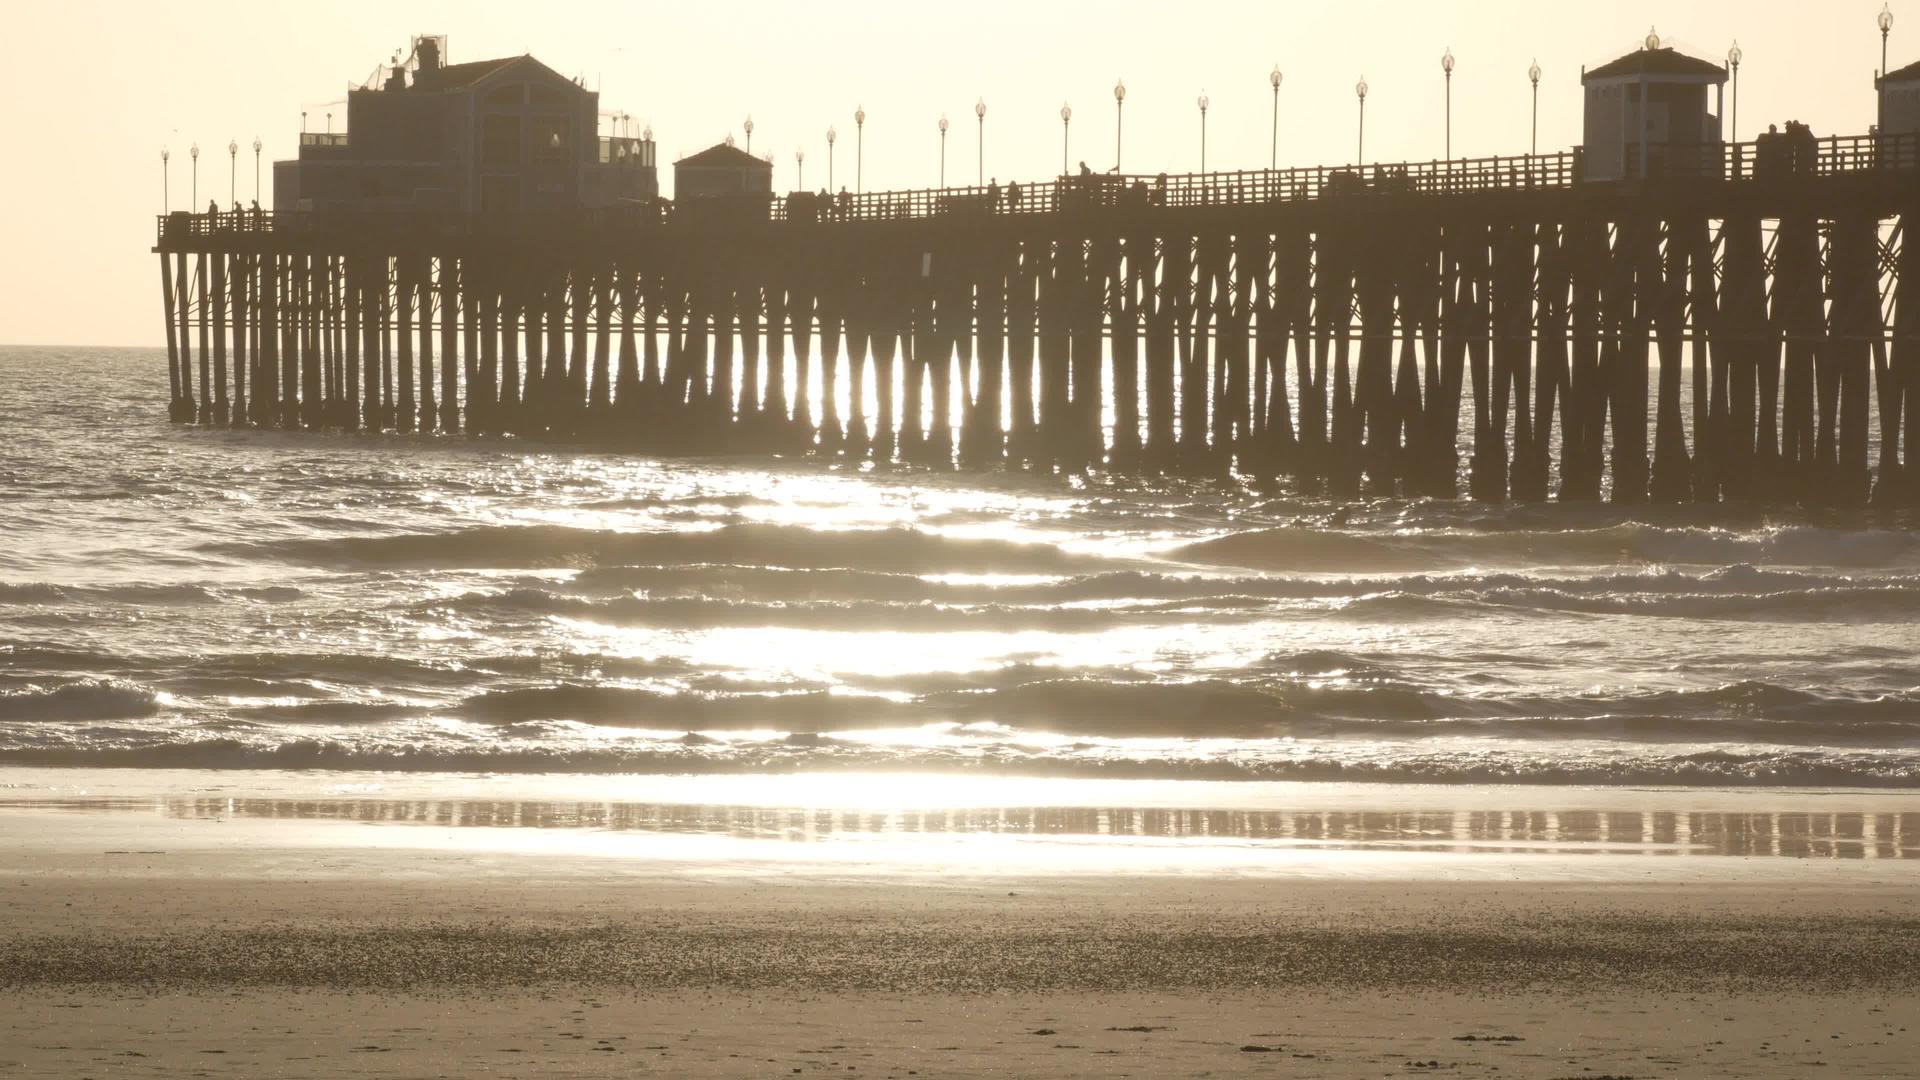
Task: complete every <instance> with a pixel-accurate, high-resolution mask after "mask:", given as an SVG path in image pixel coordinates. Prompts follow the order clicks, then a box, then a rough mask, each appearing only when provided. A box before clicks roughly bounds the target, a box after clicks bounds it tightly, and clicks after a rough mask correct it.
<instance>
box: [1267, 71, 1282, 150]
mask: <svg viewBox="0 0 1920 1080" xmlns="http://www.w3.org/2000/svg"><path fill="white" fill-rule="evenodd" d="M1267 81H1268V82H1270V83H1272V84H1273V142H1272V144H1271V145H1270V147H1269V148H1268V150H1267V168H1269V169H1277V168H1279V167H1280V65H1279V64H1275V65H1273V70H1272V71H1270V72H1268V73H1267Z"/></svg>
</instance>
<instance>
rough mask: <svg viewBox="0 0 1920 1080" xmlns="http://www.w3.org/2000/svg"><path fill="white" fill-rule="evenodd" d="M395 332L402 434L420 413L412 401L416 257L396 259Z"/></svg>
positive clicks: (397, 422)
mask: <svg viewBox="0 0 1920 1080" xmlns="http://www.w3.org/2000/svg"><path fill="white" fill-rule="evenodd" d="M393 287H394V303H393V314H394V321H395V325H394V331H393V332H394V334H395V335H396V337H397V338H398V348H397V349H396V350H395V352H396V358H395V363H396V367H397V370H396V372H395V378H396V382H397V383H398V390H399V400H398V401H397V402H396V404H395V410H394V413H393V418H392V419H393V426H394V429H395V430H397V431H400V432H402V433H404V432H409V431H412V430H413V424H414V419H415V417H416V416H417V415H418V414H417V412H416V411H415V409H414V400H413V313H414V300H415V298H416V297H417V296H418V295H419V278H418V264H417V263H415V262H414V260H413V259H411V258H408V257H404V256H403V257H401V258H399V259H396V260H395V261H394V268H393ZM421 321H422V322H424V321H426V313H425V312H422V313H421Z"/></svg>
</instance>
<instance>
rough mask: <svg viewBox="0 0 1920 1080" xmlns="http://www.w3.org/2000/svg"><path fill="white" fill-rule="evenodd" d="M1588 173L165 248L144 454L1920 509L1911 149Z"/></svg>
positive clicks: (287, 226) (820, 198) (732, 206)
mask: <svg viewBox="0 0 1920 1080" xmlns="http://www.w3.org/2000/svg"><path fill="white" fill-rule="evenodd" d="M1669 52H1671V50H1660V51H1657V52H1656V51H1653V50H1651V49H1650V50H1649V51H1648V53H1647V54H1636V55H1648V56H1649V57H1650V59H1649V60H1647V61H1645V62H1644V63H1647V64H1651V63H1653V62H1654V61H1656V60H1661V58H1662V56H1663V54H1665V53H1669ZM1664 62H1667V63H1672V61H1664ZM1697 63H1702V64H1703V63H1704V62H1697ZM1615 66H1616V65H1608V68H1609V69H1611V68H1613V67H1615ZM1706 66H1707V67H1709V68H1712V67H1713V66H1712V65H1706ZM449 70H451V69H449ZM1715 70H1717V69H1715ZM1596 74H1597V73H1596ZM1635 77H1637V76H1633V75H1631V74H1629V75H1628V76H1624V78H1628V79H1632V78H1635ZM1645 93H1646V91H1645V89H1644V88H1643V89H1642V90H1641V94H1642V96H1643V99H1644V95H1645ZM1591 100H1592V98H1591V97H1590V101H1591ZM1704 101H1705V99H1704V98H1701V99H1700V104H1699V108H1700V109H1701V110H1704V109H1705V104H1704ZM1656 104H1657V102H1656ZM1643 111H1644V110H1643ZM1705 122H1706V123H1708V124H1710V125H1711V127H1712V130H1711V131H1710V132H1709V133H1708V134H1710V135H1717V129H1718V119H1717V117H1714V116H1711V115H1706V116H1705ZM651 145H652V144H651V134H650V133H649V135H648V141H647V142H646V146H647V147H648V148H649V149H648V152H649V154H650V153H651V150H650V148H651ZM1597 162H1598V159H1597V158H1596V157H1595V156H1594V154H1593V153H1591V152H1590V151H1589V150H1587V149H1583V148H1576V149H1574V150H1571V151H1563V152H1555V153H1547V154H1527V155H1521V156H1515V157H1496V158H1485V159H1473V160H1450V161H1427V162H1403V163H1395V164H1368V165H1348V166H1336V167H1314V168H1289V169H1262V170H1257V171H1242V172H1208V173H1195V174H1186V175H1171V176H1170V175H1165V174H1161V175H1155V176H1147V175H1122V174H1083V175H1078V176H1071V175H1068V176H1061V177H1058V178H1055V179H1052V180H1045V181H1039V182H1032V183H1027V182H1013V183H1008V184H1006V185H1005V186H1004V187H1003V186H1001V185H1000V184H999V183H998V182H997V181H996V182H994V183H992V184H990V185H987V186H975V187H941V188H935V189H922V190H912V191H897V192H861V193H858V194H850V193H847V192H845V191H844V190H842V191H840V192H838V193H829V192H825V191H823V192H820V193H811V192H804V191H802V192H793V193H789V194H786V195H777V194H773V193H768V192H764V191H760V192H747V193H742V194H737V195H729V196H724V197H708V198H699V199H683V200H681V201H680V202H678V203H670V202H667V201H664V200H659V199H645V200H633V201H628V202H624V203H620V204H615V205H607V206H600V207H582V208H578V209H553V210H520V211H517V212H513V213H476V212H463V211H457V210H434V209H424V208H422V209H407V210H382V209H352V208H340V207H322V208H316V209H312V210H304V211H302V210H293V211H287V210H281V211H276V212H262V211H259V210H252V211H235V212H232V213H212V212H209V213H201V214H192V213H185V212H174V213H170V214H167V215H165V216H163V217H162V218H161V219H160V221H159V227H158V232H157V237H156V243H155V245H154V248H153V250H154V251H155V252H156V253H157V254H158V255H159V256H160V261H161V283H162V292H163V298H164V304H165V310H166V326H167V333H168V354H169V358H170V361H169V364H170V374H171V389H172V406H171V415H172V418H173V419H174V420H175V421H178V422H182V423H199V424H207V425H214V426H259V427H301V428H312V429H340V430H348V431H351V430H393V431H400V432H412V431H421V432H431V431H445V432H449V433H451V432H464V433H467V434H472V435H488V436H492V435H517V436H523V437H529V438H545V439H555V440H567V441H578V442H582V443H590V444H594V445H601V446H609V447H621V448H632V449H635V450H644V451H647V452H656V453H669V454H692V453H775V454H789V455H792V454H815V455H822V456H830V457H834V458H838V459H841V460H847V461H867V460H871V461H875V462H882V463H885V462H894V461H898V462H903V463H909V464H917V465H925V466H932V467H954V466H959V467H966V468H990V467H995V466H999V465H1002V464H1011V465H1016V466H1027V467H1039V468H1060V469H1084V468H1109V469H1114V470H1139V471H1173V472H1180V473H1188V474H1199V475H1226V474H1229V473H1239V474H1244V475H1248V476H1252V477H1256V478H1261V479H1267V478H1278V477H1289V478H1291V479H1292V480H1294V481H1295V482H1296V483H1297V484H1299V485H1300V486H1301V487H1302V488H1303V489H1305V490H1313V491H1328V492H1332V493H1336V494H1347V493H1358V492H1368V493H1397V494H1402V495H1409V496H1435V497H1455V496H1458V495H1460V494H1463V493H1464V494H1467V495H1470V496H1471V497H1473V498H1476V499H1484V500H1500V499H1514V500H1523V501H1534V500H1544V499H1548V498H1559V499H1565V500H1593V499H1600V498H1608V499H1611V500H1614V501H1618V502H1638V501H1643V500H1648V499H1652V500H1657V501H1667V502H1679V501H1715V500H1720V499H1740V500H1752V501H1762V502H1800V503H1809V504H1821V505H1853V504H1862V503H1866V502H1868V501H1869V500H1873V501H1878V502H1885V503H1902V504H1904V503H1909V502H1912V501H1915V499H1916V498H1920V468H1909V465H1910V464H1912V462H1911V456H1912V454H1913V452H1914V446H1915V439H1916V438H1920V402H1916V401H1915V400H1914V395H1915V393H1916V392H1920V374H1917V373H1920V302H1916V301H1913V300H1911V299H1908V298H1907V297H1905V296H1904V291H1903V282H1905V281H1906V280H1909V279H1910V278H1911V277H1912V276H1913V275H1912V274H1911V273H1910V272H1909V271H1911V270H1912V269H1913V260H1914V259H1915V258H1916V256H1915V254H1914V249H1913V248H1912V247H1911V246H1909V245H1907V244H1905V243H1904V225H1905V222H1906V221H1907V220H1908V218H1909V216H1910V215H1911V214H1913V213H1914V212H1915V211H1916V209H1920V182H1917V181H1920V133H1913V132H1906V133H1874V134H1869V135H1856V136H1837V137H1825V138H1816V137H1814V136H1813V135H1812V134H1811V133H1810V132H1808V131H1806V129H1804V128H1801V127H1799V126H1798V125H1791V126H1790V128H1789V131H1787V132H1785V133H1778V132H1774V133H1769V134H1767V135H1763V136H1761V137H1760V138H1759V139H1758V140H1756V141H1754V142H1748V143H1739V142H1723V141H1719V140H1718V139H1717V138H1713V139H1709V140H1706V141H1702V142H1698V143H1686V144H1670V143H1652V144H1650V143H1648V142H1647V140H1646V138H1645V135H1644V128H1643V131H1642V135H1641V137H1640V138H1639V139H1638V140H1637V141H1636V140H1635V139H1633V138H1631V137H1626V136H1623V137H1622V138H1621V139H1620V140H1619V145H1617V146H1613V147H1611V148H1610V151H1609V156H1607V157H1606V161H1605V164H1604V167H1601V165H1600V164H1598V163H1597ZM436 361H437V362H438V366H437V367H436ZM1650 375H1651V377H1652V378H1653V380H1654V382H1653V385H1652V386H1649V385H1648V380H1649V377H1650ZM815 400H817V401H818V402H819V407H818V415H815V407H814V404H813V402H814V401H815ZM843 400H844V401H845V402H846V411H845V413H844V414H843V405H842V402H843ZM1876 405H1877V408H1876V407H1875V406H1876ZM1876 422H1877V425H1878V433H1877V447H1878V455H1877V460H1869V448H1870V445H1872V444H1873V443H1874V442H1875V438H1874V433H1873V432H1871V431H1870V430H1869V424H1871V423H1876ZM1463 424H1464V425H1470V429H1469V435H1470V438H1468V439H1467V440H1465V442H1466V443H1467V445H1468V447H1469V450H1468V459H1467V461H1466V462H1465V463H1464V464H1465V466H1466V467H1465V468H1464V470H1463V469H1462V467H1461V466H1462V464H1463V463H1462V462H1461V460H1460V454H1459V451H1458V450H1457V449H1456V448H1457V447H1458V446H1459V445H1461V443H1462V442H1463V440H1462V438H1461V435H1462V426H1463ZM1463 473H1464V477H1463V475H1462V474H1463ZM1462 479H1464V481H1465V490H1464V492H1463V491H1462V490H1461V480H1462Z"/></svg>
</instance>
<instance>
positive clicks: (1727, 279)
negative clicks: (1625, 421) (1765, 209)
mask: <svg viewBox="0 0 1920 1080" xmlns="http://www.w3.org/2000/svg"><path fill="white" fill-rule="evenodd" d="M1721 231H1722V234H1723V235H1724V236H1725V237H1726V240H1725V244H1724V249H1725V255H1724V261H1725V264H1726V269H1725V273H1724V276H1723V278H1722V284H1721V301H1720V314H1719V319H1718V327H1719V329H1720V334H1719V337H1718V339H1717V340H1716V341H1715V342H1714V358H1715V361H1716V362H1724V363H1725V364H1726V370H1727V423H1726V427H1725V429H1724V431H1723V432H1722V433H1721V436H1722V437H1721V442H1720V460H1719V462H1718V465H1719V475H1720V481H1721V492H1722V494H1723V496H1724V497H1725V498H1728V499H1748V498H1751V497H1753V495H1754V479H1755V474H1756V472H1755V471H1756V466H1757V465H1758V463H1759V461H1760V455H1761V454H1762V447H1761V437H1760V431H1761V427H1762V418H1761V404H1760V375H1761V366H1762V364H1763V363H1764V364H1767V365H1769V366H1770V367H1772V368H1777V367H1778V364H1779V362H1778V360H1777V359H1774V358H1770V357H1769V356H1768V344H1767V339H1768V333H1767V291H1766V289H1767V284H1766V267H1765V264H1764V248H1763V245H1762V240H1761V231H1760V219H1759V217H1757V216H1747V215H1741V216H1739V217H1733V218H1728V219H1727V221H1726V223H1725V224H1724V225H1723V226H1722V229H1721ZM1766 411H1767V414H1768V415H1767V416H1766V421H1767V427H1768V428H1769V429H1771V426H1772V425H1771V421H1772V415H1771V413H1772V402H1771V400H1769V401H1768V406H1767V410H1766ZM1768 441H1769V442H1770V441H1771V440H1770V439H1769V440H1768Z"/></svg>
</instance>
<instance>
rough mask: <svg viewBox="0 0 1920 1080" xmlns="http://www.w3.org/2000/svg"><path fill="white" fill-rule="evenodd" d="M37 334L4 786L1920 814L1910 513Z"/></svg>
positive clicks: (3, 433)
mask: <svg viewBox="0 0 1920 1080" xmlns="http://www.w3.org/2000/svg"><path fill="white" fill-rule="evenodd" d="M165 391H166V361H165V356H164V353H162V352H159V351H157V350H96V349H30V348H4V349H0V764H10V765H65V766H96V767H98V766H134V767H142V768H153V769H158V768H169V769H173V768H190V769H202V768H243V767H244V768H250V769H339V770H358V771H371V772H376V773H386V774H392V773H395V772H400V771H405V772H421V771H437V772H445V771H464V772H474V771H481V772H490V773H506V774H512V773H568V774H577V773H615V772H649V773H692V774H700V773H755V774H759V773H783V772H802V771H821V770H847V771H855V770H858V771H866V772H871V771H874V770H883V771H893V770H925V771H939V772H943V773H952V772H956V771H958V772H974V773H995V774H1009V775H1022V776H1038V777H1045V776H1073V777H1108V778H1147V779H1180V778H1205V779H1214V780H1238V779H1273V780H1344V781H1396V782H1433V783H1454V784H1488V783H1527V784H1548V785H1570V784H1581V785H1592V784H1601V785H1644V784H1668V783H1672V784H1689V785H1763V786H1782V787H1788V786H1801V787H1804V786H1858V787H1907V788H1914V787H1920V631H1916V629H1915V618H1916V616H1920V533H1916V532H1914V531H1913V528H1912V527H1913V525H1914V524H1915V522H1914V521H1913V520H1912V519H1910V518H1906V517H1901V516H1897V515H1887V514H1884V513H1869V512H1856V513H1847V514H1839V513H1817V514H1815V513H1806V512H1798V511H1784V510H1769V511H1762V510H1758V509H1754V508H1744V507H1708V508H1694V507H1686V508H1659V507H1648V508H1638V509H1620V508H1613V507H1605V506H1585V507H1561V506H1554V505H1547V506H1531V507H1520V506H1485V505H1476V504H1471V503H1466V502H1459V503H1447V502H1433V501H1426V500H1406V499H1364V500H1350V501H1345V502H1341V503H1335V502H1332V501H1329V500H1326V499H1323V498H1307V497H1298V496H1295V495H1291V494H1288V493H1285V492H1282V493H1278V494H1276V493H1272V492H1260V491H1256V490H1253V489H1252V488H1250V487H1245V486H1241V485H1237V484H1232V483H1223V482H1216V481H1190V480H1174V479H1146V480H1142V479H1131V478H1118V477H1109V476H1104V475H1099V474H1095V475H1088V476H1065V477H1063V476H1052V475H1043V474H1035V473H1027V472H1019V471H1008V472H996V473H990V474H967V473H930V472H927V471H924V470H908V469H900V468H886V469H873V468H871V467H865V466H857V465H834V464H829V463H825V462H819V461H806V460H796V461H766V460H744V459H742V460H729V459H711V458H710V459H686V460H674V459H658V458H645V457H637V456H632V455H623V454H607V453H582V452H577V451H573V450H568V449H563V448H556V447H549V446H539V445H529V444H525V443H520V442H515V441H501V440H494V441H476V440H468V439H464V438H459V437H454V438H445V437H441V438H434V437H399V436H366V435H356V436H343V435H335V434H307V433H295V432H223V431H211V430H197V429H186V428H175V427H171V426H169V425H168V424H167V423H166V421H165V400H164V398H165Z"/></svg>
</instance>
